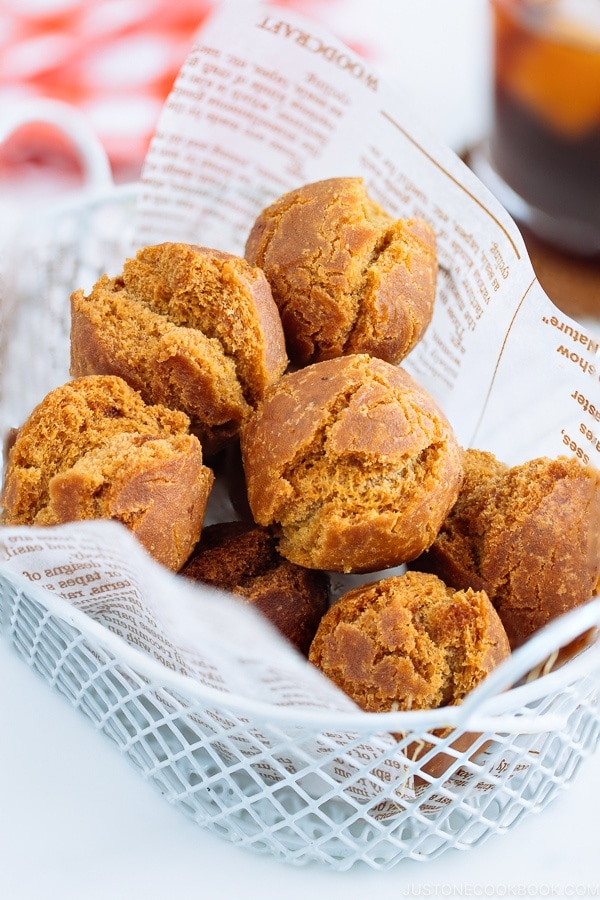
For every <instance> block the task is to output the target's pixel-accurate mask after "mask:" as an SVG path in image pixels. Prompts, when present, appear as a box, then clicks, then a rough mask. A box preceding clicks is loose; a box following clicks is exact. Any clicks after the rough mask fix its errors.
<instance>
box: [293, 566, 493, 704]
mask: <svg viewBox="0 0 600 900" xmlns="http://www.w3.org/2000/svg"><path fill="white" fill-rule="evenodd" d="M509 655H510V647H509V643H508V638H507V636H506V633H505V631H504V628H503V626H502V623H501V621H500V619H499V617H498V614H497V613H496V611H495V609H494V607H493V606H492V604H491V603H490V601H489V599H488V597H487V595H486V594H485V593H484V592H483V591H479V592H475V591H472V590H471V589H467V590H466V591H454V590H453V589H452V588H449V587H447V586H446V585H445V584H444V583H443V582H442V581H441V580H440V579H439V578H437V577H436V576H435V575H429V574H425V573H422V572H407V573H406V574H405V575H398V576H390V577H388V578H383V579H381V580H380V581H375V582H371V583H370V584H364V585H360V586H359V587H356V588H353V589H352V590H350V591H348V592H347V593H345V594H344V595H343V596H342V597H340V598H339V600H337V602H336V603H334V604H333V606H332V607H331V608H330V609H329V611H328V612H327V613H325V615H324V616H323V618H322V619H321V622H320V624H319V627H318V628H317V633H316V635H315V637H314V640H313V642H312V644H311V647H310V652H309V660H310V662H312V663H313V665H315V666H317V668H319V669H320V670H321V671H322V672H323V673H324V674H325V675H326V676H327V677H328V678H330V679H331V680H332V681H333V682H335V684H337V685H338V687H339V688H340V689H341V690H343V691H344V693H346V694H347V695H348V696H349V697H351V698H352V699H353V700H354V701H355V703H357V704H358V706H360V708H361V709H364V710H366V711H368V712H387V711H389V710H410V709H436V708H437V707H439V706H446V705H456V704H458V703H460V702H461V701H462V700H463V699H464V697H465V696H466V695H467V694H468V693H469V692H470V691H471V690H473V688H474V687H476V686H477V685H478V684H479V682H480V681H482V680H483V679H484V678H485V676H486V675H488V674H489V672H491V671H492V669H494V668H495V667H496V666H497V665H498V664H499V663H500V662H501V661H502V660H503V659H506V658H507V657H508V656H509Z"/></svg>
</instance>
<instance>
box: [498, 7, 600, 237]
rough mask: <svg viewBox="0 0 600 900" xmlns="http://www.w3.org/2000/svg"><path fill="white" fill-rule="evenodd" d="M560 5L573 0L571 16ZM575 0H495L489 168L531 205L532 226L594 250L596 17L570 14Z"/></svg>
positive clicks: (599, 162)
mask: <svg viewBox="0 0 600 900" xmlns="http://www.w3.org/2000/svg"><path fill="white" fill-rule="evenodd" d="M595 2H596V6H597V10H596V11H594V15H596V14H597V16H598V19H599V20H600V2H598V0H595ZM564 6H566V7H567V8H568V7H572V12H573V17H571V16H570V10H569V9H567V10H566V11H565V10H563V9H562V7H564ZM579 6H581V4H580V3H577V2H575V3H571V4H569V3H567V4H564V3H562V4H561V3H559V2H554V0H524V2H520V0H495V2H494V3H493V15H494V41H495V48H494V49H495V72H494V75H495V77H494V90H495V96H494V102H495V109H494V126H493V133H492V135H491V138H490V142H489V155H490V162H491V165H492V166H493V168H494V169H495V171H496V173H497V174H498V175H499V176H500V178H501V179H502V180H503V181H504V182H505V183H506V184H507V185H509V186H510V188H511V189H512V191H514V192H515V194H517V195H518V197H519V198H521V200H522V201H524V204H525V205H526V206H527V207H530V208H531V209H532V210H533V212H532V219H531V222H530V223H529V224H530V225H531V226H532V227H533V228H534V230H535V229H536V227H537V230H538V231H542V232H543V231H546V234H542V235H541V236H543V237H547V238H548V239H550V240H552V241H554V242H556V243H558V244H560V245H563V246H567V247H569V249H570V250H573V251H576V252H577V251H578V250H579V251H580V252H581V253H582V254H595V253H600V22H598V23H596V22H594V21H586V19H585V18H583V19H579V18H577V17H576V16H575V12H576V11H577V8H578V7H579ZM568 13H569V15H568ZM596 24H598V30H596V28H595V25H596ZM509 212H512V210H510V208H509Z"/></svg>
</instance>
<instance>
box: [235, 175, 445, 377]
mask: <svg viewBox="0 0 600 900" xmlns="http://www.w3.org/2000/svg"><path fill="white" fill-rule="evenodd" d="M245 256H246V259H247V260H248V262H250V263H251V264H252V265H255V266H260V268H261V269H263V271H264V272H265V275H266V276H267V279H268V281H269V284H270V285H271V290H272V292H273V297H274V299H275V302H276V303H277V306H278V308H279V311H280V314H281V320H282V323H283V329H284V332H285V337H286V342H287V350H288V355H289V357H290V360H291V361H292V362H293V363H294V364H295V365H297V366H301V365H306V364H307V363H311V362H318V361H320V360H324V359H332V358H333V357H336V356H341V355H343V354H349V353H369V354H370V355H371V356H377V357H379V358H380V359H384V360H386V361H387V362H391V363H399V362H400V361H401V360H402V359H403V358H404V357H405V356H406V355H407V353H409V351H410V350H411V349H412V348H413V347H414V346H415V344H416V343H417V342H418V341H419V340H420V339H421V337H422V335H423V333H424V331H425V329H426V328H427V326H428V325H429V322H430V320H431V317H432V314H433V306H434V299H435V290H436V278H437V256H436V245H435V235H434V232H433V229H432V228H431V226H430V225H429V224H428V223H427V222H425V221H423V220H421V219H416V218H414V219H409V220H404V219H398V220H396V219H394V218H392V216H390V215H388V213H387V212H385V211H384V210H383V209H382V208H381V207H380V206H379V205H378V204H377V203H376V202H375V201H373V200H372V199H370V198H369V197H368V196H367V192H366V189H365V185H364V183H363V180H362V178H330V179H327V180H325V181H318V182H315V183H313V184H308V185H304V186H303V187H300V188H298V189H297V190H293V191H290V192H289V193H287V194H284V195H283V196H282V197H280V198H279V199H278V200H277V201H275V203H273V204H272V205H271V206H269V207H267V208H266V209H265V210H263V212H262V213H261V214H260V215H259V216H258V218H257V219H256V222H255V223H254V226H253V228H252V230H251V232H250V235H249V236H248V240H247V242H246V248H245Z"/></svg>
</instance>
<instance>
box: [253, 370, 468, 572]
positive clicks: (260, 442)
mask: <svg viewBox="0 0 600 900" xmlns="http://www.w3.org/2000/svg"><path fill="white" fill-rule="evenodd" d="M240 446H241V452H242V461H243V466H244V472H245V477H246V486H247V493H248V502H249V505H250V509H251V511H252V514H253V516H254V519H255V521H256V522H258V523H259V524H261V525H265V526H273V527H274V528H275V529H276V531H277V533H278V535H279V537H280V542H279V550H280V552H281V553H282V555H283V556H285V557H286V558H287V559H290V560H291V561H293V562H296V563H298V564H299V565H303V566H307V567H310V568H316V569H329V570H333V571H343V572H374V571H377V570H379V569H384V568H388V567H390V566H396V565H400V564H401V563H403V562H406V561H407V560H409V559H412V558H414V557H415V556H417V555H419V554H420V553H421V552H422V551H423V550H424V549H425V548H426V547H428V546H429V545H430V544H431V543H432V542H433V540H434V538H435V536H436V534H437V531H438V529H439V527H440V525H441V523H442V522H443V520H444V519H445V517H446V515H447V513H448V511H449V509H450V507H451V506H452V505H453V503H454V502H455V500H456V497H457V495H458V490H459V487H460V483H461V476H462V456H461V452H460V448H459V446H458V444H457V441H456V437H455V435H454V432H453V430H452V428H451V426H450V425H449V423H448V421H447V419H446V417H445V416H444V415H443V413H442V411H441V410H440V408H439V407H438V405H437V404H436V403H435V402H434V400H433V399H432V398H431V396H430V395H429V394H428V393H427V392H426V391H425V390H424V389H423V388H422V387H421V386H420V385H418V384H417V382H416V381H415V380H414V379H413V378H411V376H410V375H409V374H408V373H407V372H406V371H404V370H403V369H402V368H400V367H398V366H394V365H391V364H390V363H387V362H384V361H383V360H380V359H376V358H373V357H370V356H367V355H366V354H354V355H350V356H343V357H338V358H336V359H332V360H326V361H323V362H319V363H313V364H312V365H310V366H307V367H306V368H304V369H301V370H298V371H296V372H292V373H289V374H287V375H285V376H284V377H283V378H281V379H280V380H279V381H278V382H277V383H276V384H275V385H273V386H271V387H270V388H269V389H268V390H267V391H266V393H265V397H264V400H263V403H262V404H261V406H260V408H259V410H258V411H257V412H256V414H255V415H254V416H253V417H252V418H251V419H250V420H249V421H248V422H247V423H246V425H245V426H244V428H243V429H242V432H241V439H240Z"/></svg>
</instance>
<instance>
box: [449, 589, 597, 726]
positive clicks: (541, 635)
mask: <svg viewBox="0 0 600 900" xmlns="http://www.w3.org/2000/svg"><path fill="white" fill-rule="evenodd" d="M598 627H600V597H597V598H596V599H593V600H590V601H589V602H588V603H585V604H584V605H583V606H579V607H577V608H576V609H573V610H570V611H569V612H567V613H564V614H563V615H561V616H559V617H557V618H556V619H554V620H552V621H551V622H549V623H548V624H547V625H545V626H544V627H543V628H541V629H540V630H539V631H538V632H536V633H535V634H534V635H533V636H532V637H531V638H529V640H528V641H527V642H526V643H525V644H523V645H522V646H521V647H518V648H517V649H516V650H515V651H514V653H512V654H511V655H510V656H509V657H508V659H506V660H504V662H502V663H501V664H500V665H499V666H498V667H497V668H496V669H494V671H493V672H491V673H490V674H489V675H488V676H487V678H485V679H484V680H483V681H482V682H481V683H480V684H479V685H478V686H477V687H476V688H474V689H473V690H472V691H471V692H470V693H469V694H468V695H467V696H466V697H465V699H464V700H463V702H462V703H461V704H460V706H459V707H457V717H456V721H457V724H459V725H460V727H461V728H465V729H466V730H468V729H469V727H470V726H472V727H475V726H477V727H478V728H479V730H481V728H482V722H483V720H482V716H481V709H482V706H483V705H484V704H487V703H489V702H490V701H491V700H493V698H494V697H498V696H499V695H501V694H502V693H503V692H504V691H505V690H507V689H508V688H511V687H513V686H514V685H515V684H517V683H518V682H519V681H520V680H521V679H522V678H523V677H524V676H525V675H527V674H528V673H529V672H531V671H532V670H534V669H536V668H537V667H539V666H540V665H542V664H543V663H544V662H545V661H546V660H547V659H548V658H549V657H551V656H552V655H553V654H554V653H556V652H557V651H558V650H560V649H561V648H562V647H565V646H567V645H568V644H569V643H570V642H571V641H573V640H574V639H575V638H577V637H581V636H582V635H584V634H585V633H586V632H587V631H589V630H591V629H594V628H598ZM593 650H595V651H596V652H598V653H600V642H599V641H598V640H596V642H595V645H594V648H593ZM483 718H484V719H485V722H483V724H485V725H486V727H487V724H488V722H489V724H490V726H491V728H490V730H496V731H510V732H513V731H527V732H538V731H549V730H555V729H561V728H562V727H563V726H564V724H565V722H566V716H562V715H560V714H556V713H548V714H541V715H535V714H533V715H519V716H514V715H491V716H484V717H483Z"/></svg>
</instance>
